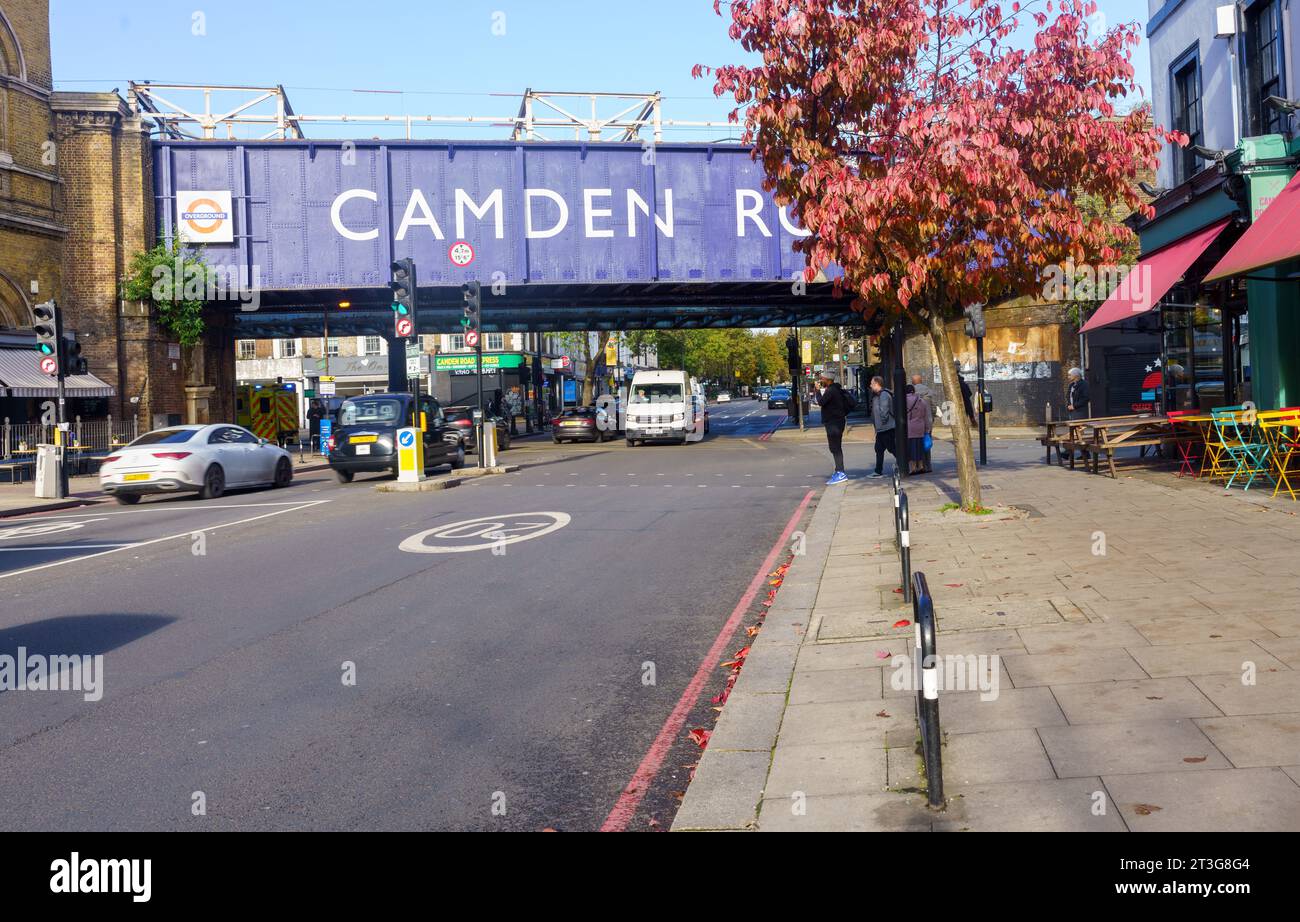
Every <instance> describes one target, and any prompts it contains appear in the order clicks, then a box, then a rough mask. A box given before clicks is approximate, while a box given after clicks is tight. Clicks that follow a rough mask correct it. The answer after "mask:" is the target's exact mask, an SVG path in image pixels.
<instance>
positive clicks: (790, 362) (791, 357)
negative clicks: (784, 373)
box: [785, 335, 803, 375]
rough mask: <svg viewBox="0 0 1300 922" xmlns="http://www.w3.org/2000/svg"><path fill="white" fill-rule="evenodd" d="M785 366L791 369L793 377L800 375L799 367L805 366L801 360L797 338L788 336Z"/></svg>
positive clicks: (786, 339)
mask: <svg viewBox="0 0 1300 922" xmlns="http://www.w3.org/2000/svg"><path fill="white" fill-rule="evenodd" d="M785 364H786V366H787V367H788V368H789V369H790V374H791V375H796V374H798V373H799V366H800V365H801V364H803V363H802V362H801V361H800V359H799V338H798V337H797V336H793V335H791V336H787V337H786V338H785Z"/></svg>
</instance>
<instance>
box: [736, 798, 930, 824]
mask: <svg viewBox="0 0 1300 922" xmlns="http://www.w3.org/2000/svg"><path fill="white" fill-rule="evenodd" d="M794 806H795V801H794V800H793V799H792V798H774V799H771V800H764V801H763V805H762V808H761V810H760V813H759V819H758V829H759V831H760V832H929V831H930V827H931V824H932V823H933V821H934V815H933V814H931V812H930V811H929V810H928V809H927V808H926V806H925V800H924V798H923V797H922V796H920V795H916V794H893V793H882V794H842V795H837V796H832V797H808V798H806V799H805V800H804V801H803V803H802V805H801V806H802V813H797V812H796V811H795V809H794Z"/></svg>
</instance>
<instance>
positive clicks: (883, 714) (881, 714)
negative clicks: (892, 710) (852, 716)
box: [876, 711, 889, 717]
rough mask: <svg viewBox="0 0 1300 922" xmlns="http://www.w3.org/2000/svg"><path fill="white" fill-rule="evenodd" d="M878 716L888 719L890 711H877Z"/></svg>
mask: <svg viewBox="0 0 1300 922" xmlns="http://www.w3.org/2000/svg"><path fill="white" fill-rule="evenodd" d="M876 716H877V717H888V716H889V712H888V711H876Z"/></svg>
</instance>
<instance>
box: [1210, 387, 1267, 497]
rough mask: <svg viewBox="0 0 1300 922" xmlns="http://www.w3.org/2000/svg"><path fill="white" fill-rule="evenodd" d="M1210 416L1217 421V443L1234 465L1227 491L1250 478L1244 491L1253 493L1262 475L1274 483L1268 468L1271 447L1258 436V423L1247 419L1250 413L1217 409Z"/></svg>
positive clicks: (1227, 408) (1234, 408) (1215, 423)
mask: <svg viewBox="0 0 1300 922" xmlns="http://www.w3.org/2000/svg"><path fill="white" fill-rule="evenodd" d="M1210 416H1211V417H1212V418H1213V420H1214V431H1215V435H1216V436H1217V442H1218V444H1219V445H1220V446H1222V449H1223V453H1224V454H1225V455H1226V456H1227V458H1228V460H1229V461H1230V462H1232V463H1233V465H1234V466H1233V471H1232V476H1231V477H1229V478H1228V482H1227V484H1226V485H1225V486H1224V489H1225V490H1230V489H1232V485H1233V484H1234V483H1236V481H1237V478H1238V477H1241V476H1244V475H1247V474H1248V475H1249V476H1248V477H1247V478H1246V483H1245V486H1244V487H1243V490H1249V489H1250V485H1251V484H1253V483H1254V482H1255V478H1256V477H1258V476H1259V475H1260V474H1263V475H1264V477H1265V478H1266V479H1267V480H1268V482H1269V483H1270V484H1271V483H1273V476H1272V474H1270V473H1269V468H1268V454H1269V450H1270V447H1269V444H1268V442H1267V441H1265V440H1263V439H1262V438H1259V437H1258V436H1257V435H1256V433H1255V425H1254V420H1253V419H1249V420H1248V419H1247V418H1246V411H1245V410H1244V409H1243V408H1242V407H1216V408H1214V409H1212V410H1211V411H1210ZM1225 467H1226V465H1225Z"/></svg>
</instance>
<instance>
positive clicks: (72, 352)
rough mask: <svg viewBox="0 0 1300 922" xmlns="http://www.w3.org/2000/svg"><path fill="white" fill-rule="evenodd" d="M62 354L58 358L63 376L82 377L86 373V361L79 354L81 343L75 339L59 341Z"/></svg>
mask: <svg viewBox="0 0 1300 922" xmlns="http://www.w3.org/2000/svg"><path fill="white" fill-rule="evenodd" d="M59 345H61V346H62V347H63V354H62V355H61V356H59V367H60V368H61V369H63V373H64V374H65V375H84V374H86V372H87V370H88V369H87V368H86V359H85V357H83V356H82V354H81V343H79V342H77V339H76V337H75V336H74V337H71V338H68V339H60V340H59Z"/></svg>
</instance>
